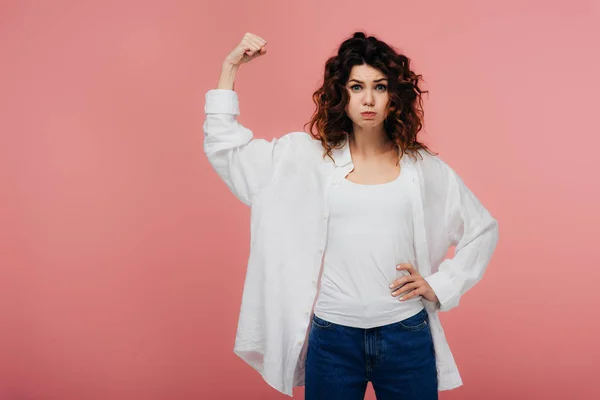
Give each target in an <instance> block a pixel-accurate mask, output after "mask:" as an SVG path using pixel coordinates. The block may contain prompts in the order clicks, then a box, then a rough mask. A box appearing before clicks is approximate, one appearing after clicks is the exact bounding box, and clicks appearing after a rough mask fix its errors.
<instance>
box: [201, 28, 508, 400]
mask: <svg viewBox="0 0 600 400" xmlns="http://www.w3.org/2000/svg"><path fill="white" fill-rule="evenodd" d="M266 43H267V42H266V41H265V40H264V39H262V38H260V37H259V36H256V35H254V34H250V33H247V34H246V35H245V36H244V38H243V39H242V41H241V43H240V44H239V45H238V46H237V47H236V48H235V49H234V50H233V51H232V52H231V54H229V55H228V56H227V58H226V60H225V61H224V63H223V69H222V74H221V78H220V80H219V84H218V88H217V89H212V90H209V91H208V92H207V93H206V106H205V113H206V121H205V124H204V132H205V141H204V150H205V153H206V155H207V157H208V159H209V161H210V163H211V165H212V166H213V167H214V169H215V170H216V172H217V173H218V175H219V176H220V177H221V178H222V179H223V180H224V182H225V183H226V184H227V186H228V187H229V189H230V190H231V191H232V192H233V193H234V194H235V195H236V196H237V198H239V199H240V200H241V201H242V202H244V203H245V204H247V205H249V206H251V237H252V240H251V249H250V257H249V260H248V270H247V275H246V281H245V284H244V293H243V297H242V306H241V312H240V316H239V321H238V330H237V335H236V341H235V346H234V352H235V353H236V354H237V355H238V356H240V357H241V358H242V359H244V360H245V361H246V362H247V363H248V364H250V365H251V366H252V367H254V368H255V369H256V370H257V371H259V372H260V373H261V375H262V376H263V378H264V379H265V381H266V382H268V383H269V384H270V385H271V386H273V387H274V388H276V389H277V390H279V391H281V392H282V393H285V394H287V395H290V396H292V388H293V387H294V386H300V385H305V386H306V387H305V395H306V398H307V399H320V398H324V399H325V398H326V399H328V400H332V399H345V400H346V399H362V398H363V397H364V393H365V389H366V386H367V382H369V381H370V382H372V385H373V388H374V390H375V393H376V396H377V398H378V399H400V398H401V399H419V400H428V399H436V398H437V396H438V390H448V389H452V388H455V387H458V386H460V385H461V384H462V380H461V378H460V375H459V373H458V369H457V367H456V364H455V362H454V358H453V356H452V353H451V351H450V349H449V347H448V343H447V342H446V339H445V336H444V332H443V329H442V326H441V324H440V320H439V317H438V313H439V312H440V311H447V310H449V309H451V308H453V307H455V306H457V305H458V302H459V299H460V297H461V296H462V295H463V294H464V293H465V292H466V291H467V290H469V289H470V288H471V287H472V286H473V285H475V283H477V282H478V281H479V280H480V279H481V277H482V275H483V272H484V270H485V268H486V266H487V264H488V263H489V261H490V259H491V256H492V253H493V251H494V249H495V246H496V242H497V239H498V224H497V221H496V220H495V219H494V218H493V217H492V216H491V215H490V213H489V212H488V211H487V210H486V209H485V208H484V207H483V206H482V205H481V204H480V202H479V201H478V200H477V198H476V197H475V196H474V194H473V193H472V192H471V191H470V190H469V189H468V188H467V187H466V186H465V184H464V183H463V182H462V180H461V179H460V177H459V176H458V175H457V174H456V173H455V172H454V171H453V170H452V169H451V168H450V167H449V166H448V165H447V164H445V163H444V162H443V161H442V160H441V159H440V158H439V157H437V156H436V155H435V154H433V153H432V152H431V151H430V150H429V149H428V148H427V147H426V146H425V145H424V144H422V143H421V142H420V141H419V140H418V139H417V134H418V132H419V131H420V130H421V127H422V115H423V113H422V108H421V104H422V99H421V94H422V90H421V89H420V88H419V81H420V76H419V75H416V74H415V73H414V72H413V71H411V69H410V65H409V64H410V62H409V59H408V58H407V57H406V56H404V55H402V54H398V53H397V52H396V51H395V50H394V49H392V48H391V47H390V46H388V45H387V44H385V43H384V42H382V41H380V40H378V39H377V38H375V37H373V36H370V37H366V36H365V34H364V33H361V32H357V33H355V34H354V35H353V37H352V38H349V39H348V40H346V41H344V42H343V43H342V44H341V46H340V48H339V51H338V54H337V55H336V56H334V57H332V58H330V59H329V60H328V61H327V63H326V65H325V76H324V80H323V85H322V87H321V88H319V89H318V90H317V91H316V92H315V93H314V95H313V99H314V101H315V103H316V105H317V109H316V111H315V113H314V115H313V117H312V119H311V121H310V129H309V131H310V133H306V132H291V133H288V134H286V135H283V136H282V137H280V138H274V139H273V140H271V141H267V140H264V139H258V138H254V137H253V134H252V132H251V131H250V130H249V129H247V128H245V127H244V126H242V125H241V124H240V123H239V122H238V121H237V119H236V116H237V115H239V103H238V97H237V94H236V92H235V91H234V80H235V75H236V72H237V70H238V68H239V66H240V65H242V64H244V63H246V62H249V61H251V60H253V59H254V58H256V57H259V56H262V55H264V54H266V47H265V46H266ZM315 130H316V132H314V131H315ZM450 246H456V248H455V255H454V257H453V258H451V259H445V255H446V253H447V251H448V249H449V247H450Z"/></svg>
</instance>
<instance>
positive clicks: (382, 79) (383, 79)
mask: <svg viewBox="0 0 600 400" xmlns="http://www.w3.org/2000/svg"><path fill="white" fill-rule="evenodd" d="M351 81H354V82H358V83H364V82H363V81H359V80H358V79H350V80H349V81H348V83H350V82H351ZM381 81H387V78H379V79H375V80H374V81H373V82H381Z"/></svg>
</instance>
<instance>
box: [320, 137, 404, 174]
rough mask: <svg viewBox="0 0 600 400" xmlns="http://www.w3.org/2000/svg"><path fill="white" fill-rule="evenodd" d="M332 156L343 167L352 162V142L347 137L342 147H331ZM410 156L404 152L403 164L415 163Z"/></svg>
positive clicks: (338, 165) (337, 165)
mask: <svg viewBox="0 0 600 400" xmlns="http://www.w3.org/2000/svg"><path fill="white" fill-rule="evenodd" d="M331 156H332V157H333V160H334V163H335V166H336V167H343V166H345V165H348V164H350V163H351V162H352V155H351V154H350V143H349V140H348V139H347V138H346V140H345V141H344V144H343V146H342V147H340V148H333V149H331ZM409 159H410V156H408V154H404V157H402V159H401V160H400V163H402V164H413V161H412V160H409ZM327 160H329V161H330V162H331V159H330V158H329V157H327Z"/></svg>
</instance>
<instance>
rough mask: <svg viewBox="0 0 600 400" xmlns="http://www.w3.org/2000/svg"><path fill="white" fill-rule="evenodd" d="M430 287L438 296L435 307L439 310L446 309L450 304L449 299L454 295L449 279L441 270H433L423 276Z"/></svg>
mask: <svg viewBox="0 0 600 400" xmlns="http://www.w3.org/2000/svg"><path fill="white" fill-rule="evenodd" d="M425 280H426V281H427V283H429V286H431V289H433V292H434V293H435V295H436V296H437V298H438V302H439V304H438V305H437V307H436V308H437V309H438V310H439V311H447V310H449V309H450V308H452V306H451V299H452V297H453V295H454V288H453V285H452V281H451V279H449V278H448V277H447V276H446V275H444V273H443V272H440V271H438V272H435V273H433V274H431V275H429V276H428V277H426V278H425Z"/></svg>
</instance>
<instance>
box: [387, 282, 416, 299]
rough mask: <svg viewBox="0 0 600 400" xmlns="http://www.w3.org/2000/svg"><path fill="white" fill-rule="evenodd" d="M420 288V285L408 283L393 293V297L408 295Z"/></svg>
mask: <svg viewBox="0 0 600 400" xmlns="http://www.w3.org/2000/svg"><path fill="white" fill-rule="evenodd" d="M418 287H419V284H418V283H408V284H406V285H404V286H402V287H401V288H398V289H397V290H395V291H393V292H392V296H398V295H399V294H400V293H406V292H408V291H410V290H413V289H416V288H418Z"/></svg>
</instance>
